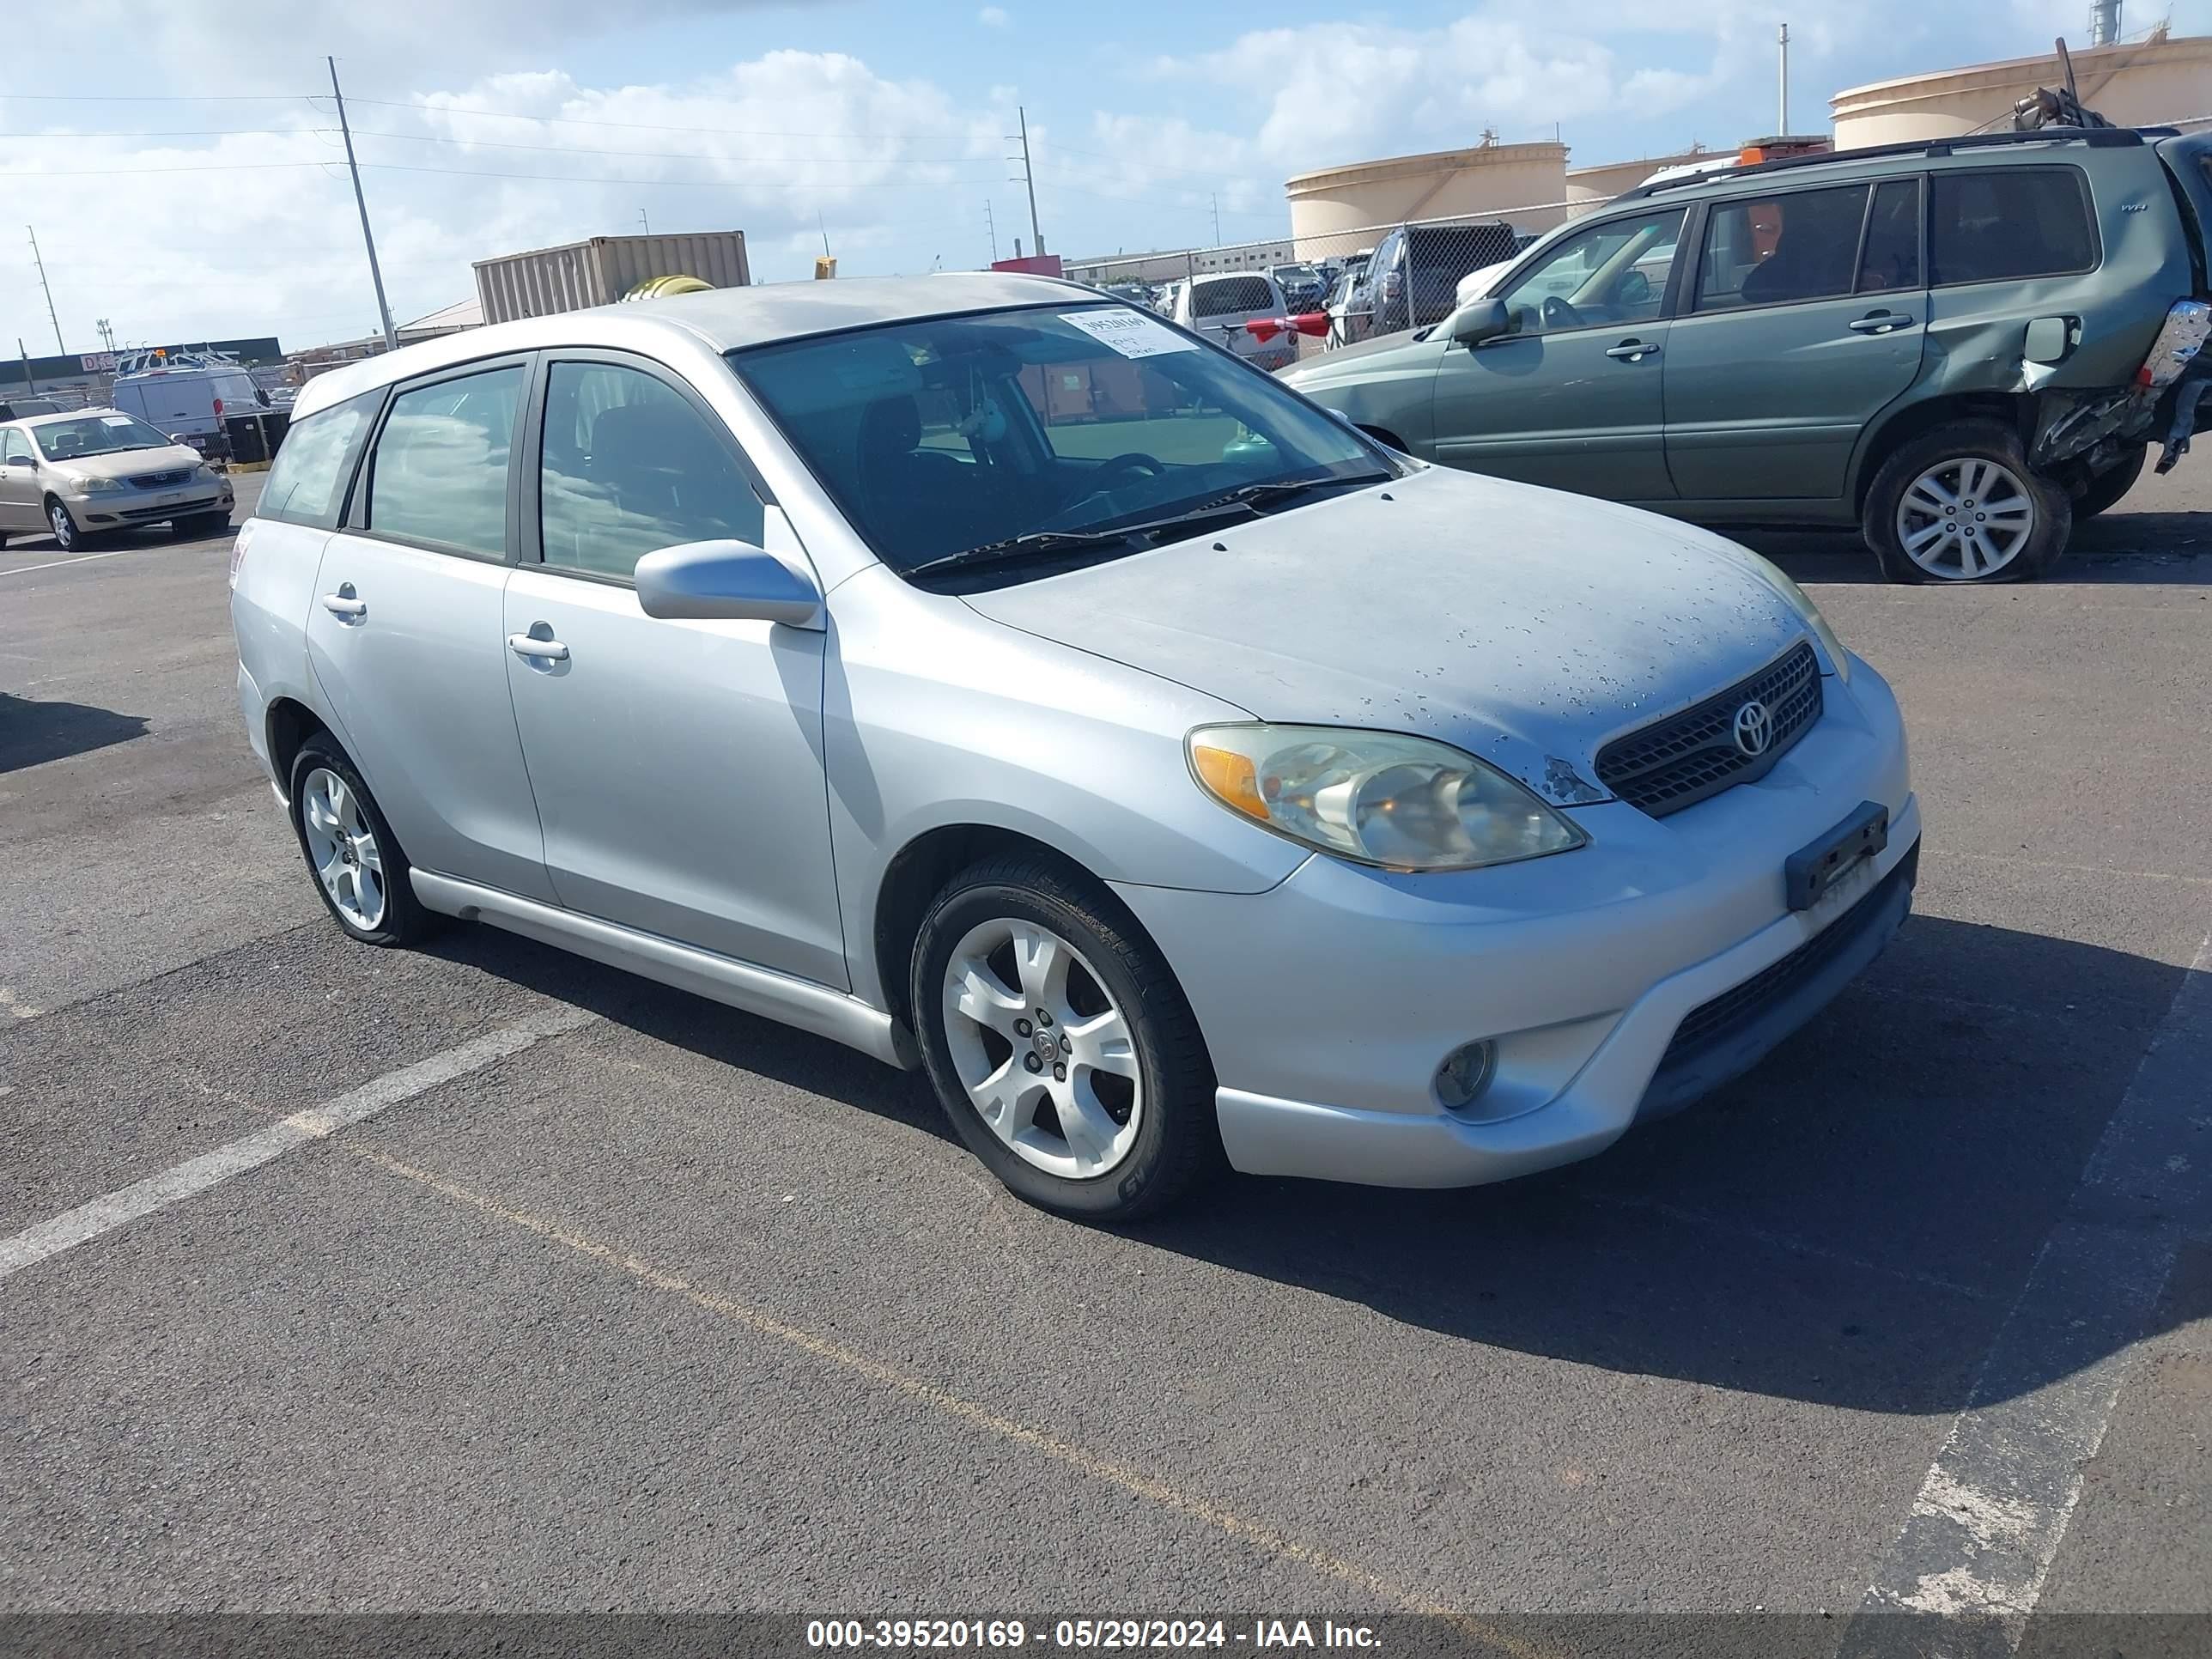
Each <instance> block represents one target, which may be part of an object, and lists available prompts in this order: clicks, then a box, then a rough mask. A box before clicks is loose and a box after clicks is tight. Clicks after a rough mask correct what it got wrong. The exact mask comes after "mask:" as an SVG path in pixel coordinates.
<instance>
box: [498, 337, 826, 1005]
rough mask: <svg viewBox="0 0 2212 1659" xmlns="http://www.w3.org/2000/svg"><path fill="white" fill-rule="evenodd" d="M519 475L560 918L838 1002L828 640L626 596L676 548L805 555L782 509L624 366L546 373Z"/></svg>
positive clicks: (528, 702)
mask: <svg viewBox="0 0 2212 1659" xmlns="http://www.w3.org/2000/svg"><path fill="white" fill-rule="evenodd" d="M525 465H526V468H527V469H528V471H527V475H526V488H525V491H524V501H525V505H526V512H527V513H529V514H530V515H532V519H533V520H534V524H533V527H534V528H535V530H536V532H537V534H536V536H535V538H534V549H532V552H534V554H535V555H536V556H526V557H525V559H524V561H523V562H522V564H521V566H520V568H518V569H517V570H516V572H515V574H514V578H513V581H512V582H511V583H510V584H509V585H508V587H507V622H506V635H507V641H506V646H507V680H508V684H509V685H510V686H511V688H512V692H513V704H514V718H515V720H516V722H517V723H518V725H519V726H520V728H521V732H522V744H523V750H524V753H525V755H526V757H527V759H528V762H529V767H530V781H531V784H532V788H533V790H534V792H535V793H536V795H537V799H538V813H539V816H540V818H541V820H542V821H543V823H544V828H545V860H546V865H547V866H548V868H549V869H550V872H551V875H552V880H553V885H554V887H555V889H556V891H557V892H558V894H559V896H560V900H561V902H562V904H564V905H566V906H568V908H570V909H572V910H577V911H581V912H583V913H584V914H586V915H592V916H598V917H600V918H602V919H604V920H605V921H614V922H619V923H621V924H623V926H625V927H635V928H638V929H641V930H642V931H643V932H646V933H655V934H659V935H660V936H661V937H663V938H666V939H677V940H679V941H681V942H682V943H684V944H687V945H696V946H697V947H699V948H701V949H702V950H707V951H714V952H715V953H716V954H717V955H720V956H725V957H734V958H736V959H738V960H739V961H743V962H749V963H757V964H759V965H761V966H763V967H768V968H773V969H778V970H780V971H781V972H784V973H788V974H793V975H799V976H800V977H803V978H805V979H809V980H813V981H817V982H818V983H821V984H825V985H831V986H835V987H838V988H839V989H843V988H844V987H846V986H847V984H848V976H847V974H846V970H845V955H844V944H843V934H842V928H841V926H840V923H839V919H838V913H837V889H836V878H835V876H834V875H833V873H832V870H831V865H830V855H829V786H828V781H827V779H826V777H825V775H824V774H823V768H822V760H821V753H822V674H823V649H824V641H825V636H824V635H822V634H820V633H815V632H809V631H805V630H801V629H791V628H782V627H778V626H776V625H775V624H773V623H763V622H675V621H666V620H663V619H661V618H659V617H648V616H647V615H646V614H645V612H644V611H642V610H641V609H640V608H639V606H638V602H637V593H636V590H635V587H634V586H632V585H631V573H632V572H633V570H634V569H635V567H636V564H637V562H638V560H639V558H640V557H641V556H643V555H645V554H647V553H650V552H653V551H655V550H658V549H659V548H663V547H671V546H674V545H676V544H679V543H683V542H697V541H718V540H725V539H732V538H734V539H737V540H741V541H746V542H750V543H753V544H756V545H760V544H763V543H764V542H769V541H773V542H775V543H777V544H779V546H778V550H780V551H782V550H792V551H795V550H797V544H796V543H795V542H794V541H793V539H792V537H791V532H790V531H789V529H788V527H787V524H786V521H785V520H784V517H783V514H782V513H781V512H780V511H777V510H776V509H775V508H769V507H763V505H762V502H761V500H760V498H759V496H758V495H756V494H755V493H754V491H753V489H751V487H750V484H749V483H747V479H746V472H745V470H744V467H743V466H742V465H740V463H739V460H738V455H737V447H736V443H735V441H734V440H733V439H732V436H731V435H730V433H729V431H728V429H727V428H726V427H725V426H724V425H723V423H722V422H720V420H719V419H717V418H715V417H714V415H713V414H712V413H711V411H709V410H708V409H707V407H706V406H705V404H703V403H701V402H700V401H698V399H697V398H696V397H695V396H694V395H693V394H692V393H690V391H689V390H688V389H687V388H685V387H684V386H683V384H682V382H681V381H680V380H678V378H676V377H675V376H673V375H672V374H669V373H668V372H667V371H665V370H663V369H661V368H658V367H657V366H654V365H652V364H648V363H647V362H642V361H641V360H636V359H627V358H623V357H620V356H617V355H615V354H611V353H584V352H578V353H575V354H573V355H571V356H568V357H566V358H563V357H559V356H556V357H555V358H553V360H552V361H550V362H548V364H547V366H546V372H545V391H544V413H543V417H542V420H541V421H540V422H538V424H537V429H536V430H535V431H534V432H533V433H532V435H531V438H530V440H529V447H528V452H527V454H526V462H525Z"/></svg>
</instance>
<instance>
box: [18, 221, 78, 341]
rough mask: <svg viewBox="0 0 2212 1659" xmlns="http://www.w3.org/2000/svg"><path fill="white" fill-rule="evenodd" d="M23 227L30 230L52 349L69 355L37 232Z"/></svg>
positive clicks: (32, 252)
mask: <svg viewBox="0 0 2212 1659" xmlns="http://www.w3.org/2000/svg"><path fill="white" fill-rule="evenodd" d="M23 228H24V229H25V230H27V231H30V234H31V263H32V264H34V265H36V266H38V268H39V286H40V288H42V289H46V320H47V321H48V322H50V323H52V325H54V349H55V350H57V351H58V352H60V353H61V354H62V355H63V356H68V355H69V348H68V347H67V346H65V345H64V344H63V343H62V319H60V318H58V317H57V316H55V315H54V289H53V284H52V283H49V282H48V281H47V280H46V260H45V259H43V258H40V254H39V233H38V232H37V231H35V230H31V228H30V226H28V225H25V226H24V227H23ZM16 343H17V344H18V345H21V343H22V342H21V341H20V340H19V341H17V342H16Z"/></svg>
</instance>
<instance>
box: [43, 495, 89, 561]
mask: <svg viewBox="0 0 2212 1659" xmlns="http://www.w3.org/2000/svg"><path fill="white" fill-rule="evenodd" d="M46 527H47V528H48V529H49V530H51V531H52V532H53V537H54V545H55V546H56V547H58V548H59V549H61V550H62V551H63V552H64V553H74V552H76V550H77V549H78V548H80V547H82V546H83V545H84V532H82V530H79V529H78V528H77V527H76V520H75V519H72V518H71V517H70V510H69V508H67V507H64V506H63V505H62V504H61V503H60V502H59V501H48V502H47V503H46Z"/></svg>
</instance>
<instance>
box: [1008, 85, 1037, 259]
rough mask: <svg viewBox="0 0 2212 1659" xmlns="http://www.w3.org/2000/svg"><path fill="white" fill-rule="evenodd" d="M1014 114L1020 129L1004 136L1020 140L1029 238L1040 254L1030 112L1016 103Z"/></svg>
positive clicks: (1010, 158)
mask: <svg viewBox="0 0 2212 1659" xmlns="http://www.w3.org/2000/svg"><path fill="white" fill-rule="evenodd" d="M1014 115H1015V118H1017V119H1018V120H1019V121H1020V122H1021V124H1022V130H1021V131H1020V132H1019V133H1018V134H1016V133H1011V132H1010V133H1008V134H1007V135H1006V137H1009V138H1015V137H1018V138H1019V139H1020V141H1021V146H1022V183H1023V184H1024V185H1027V186H1028V187H1029V192H1030V241H1031V242H1032V243H1033V244H1035V251H1036V252H1038V253H1040V254H1042V252H1044V233H1043V232H1042V231H1041V230H1039V229H1038V228H1037V216H1036V172H1035V171H1034V170H1033V169H1032V168H1031V167H1030V113H1029V112H1028V111H1027V110H1026V109H1024V108H1023V107H1022V106H1020V105H1019V104H1017V105H1015V106H1014ZM1006 159H1007V160H1008V161H1012V160H1013V159H1014V158H1013V157H1012V156H1011V155H1009V156H1008V157H1007V158H1006ZM1020 257H1021V256H1020V255H1019V254H1017V255H1015V258H1020Z"/></svg>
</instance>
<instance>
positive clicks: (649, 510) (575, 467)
mask: <svg viewBox="0 0 2212 1659" xmlns="http://www.w3.org/2000/svg"><path fill="white" fill-rule="evenodd" d="M732 442H733V440H732V438H731V437H730V436H729V435H728V434H727V433H726V432H723V431H721V430H720V428H717V427H714V426H710V425H709V424H708V422H707V420H706V418H705V417H704V416H702V415H701V414H700V413H699V411H698V410H696V409H695V408H694V407H693V406H692V404H691V401H690V399H689V398H685V397H684V395H683V394H682V393H681V392H678V391H677V390H676V389H675V388H674V387H673V386H670V385H669V384H668V383H667V382H666V381H665V380H659V378H657V377H656V376H653V375H651V374H645V373H644V372H642V371H641V370H639V369H635V368H624V367H623V366H622V365H621V364H619V363H555V364H554V365H553V366H552V368H551V370H550V373H549V374H548V375H547V377H546V381H545V441H544V453H543V457H542V459H541V460H540V463H539V467H538V524H539V528H540V533H541V537H542V539H543V544H544V552H545V562H546V563H547V564H548V565H550V566H554V567H556V568H563V569H568V570H580V571H586V572H588V573H590V574H593V575H599V576H616V577H619V578H621V579H622V580H624V581H628V580H629V579H630V577H631V576H632V574H634V573H635V571H636V568H637V562H638V561H639V560H640V559H641V558H643V557H644V556H646V555H647V554H648V553H653V552H658V551H659V550H660V549H662V548H664V547H674V546H676V545H677V544H679V543H682V542H711V541H728V540H733V539H734V540H737V541H742V542H751V543H753V544H756V545H757V544H759V542H760V540H761V538H762V536H763V533H764V527H765V526H764V522H763V521H764V513H763V508H762V506H761V501H760V497H759V496H757V495H754V494H753V491H752V486H751V485H750V484H749V483H746V481H745V476H744V472H743V471H740V470H739V469H738V462H737V459H736V457H735V455H734V454H733V453H732Z"/></svg>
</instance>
